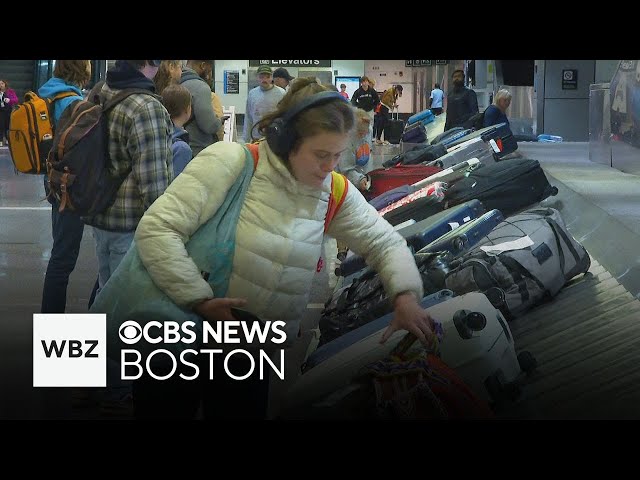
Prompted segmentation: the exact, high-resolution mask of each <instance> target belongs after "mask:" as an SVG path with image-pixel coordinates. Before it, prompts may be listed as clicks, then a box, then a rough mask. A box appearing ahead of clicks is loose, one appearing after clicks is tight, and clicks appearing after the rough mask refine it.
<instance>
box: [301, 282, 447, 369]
mask: <svg viewBox="0 0 640 480" xmlns="http://www.w3.org/2000/svg"><path fill="white" fill-rule="evenodd" d="M453 295H454V293H453V292H452V291H451V290H440V291H439V292H436V293H433V294H431V295H428V296H426V297H424V298H423V299H422V301H421V302H420V306H422V308H429V307H431V306H433V305H437V304H438V303H442V302H445V301H447V300H449V299H450V298H453ZM393 315H394V314H393V312H391V313H388V314H387V315H384V316H382V317H380V318H379V319H377V320H374V321H373V322H369V323H367V324H365V325H362V326H361V327H359V328H356V329H355V330H352V331H350V332H348V333H345V334H344V335H342V336H340V337H338V338H336V339H334V340H332V341H330V342H329V343H325V344H324V345H322V346H321V347H320V348H318V349H317V350H316V351H315V352H313V353H312V354H311V355H309V358H307V361H306V362H305V364H304V365H303V367H302V370H303V372H306V371H308V370H310V369H311V368H313V367H315V366H317V365H319V364H321V363H322V362H324V361H325V360H328V359H329V358H331V357H333V356H334V355H335V354H337V353H339V352H341V351H342V350H344V349H345V348H347V347H350V346H351V345H353V344H354V343H356V342H359V341H360V340H362V339H363V338H366V337H368V336H369V335H373V334H374V333H376V332H378V331H380V330H382V329H383V328H385V327H387V326H388V325H389V324H390V323H391V320H392V319H393Z"/></svg>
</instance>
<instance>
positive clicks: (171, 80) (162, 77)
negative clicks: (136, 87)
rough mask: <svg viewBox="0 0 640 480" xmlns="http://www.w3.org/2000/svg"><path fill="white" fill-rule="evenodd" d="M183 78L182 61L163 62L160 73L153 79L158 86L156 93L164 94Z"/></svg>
mask: <svg viewBox="0 0 640 480" xmlns="http://www.w3.org/2000/svg"><path fill="white" fill-rule="evenodd" d="M181 76H182V60H162V63H161V64H160V68H159V69H158V73H157V74H156V76H155V77H154V78H153V83H155V84H156V93H157V94H158V95H162V92H163V91H164V89H165V88H167V87H168V86H169V85H171V84H177V83H180V77H181Z"/></svg>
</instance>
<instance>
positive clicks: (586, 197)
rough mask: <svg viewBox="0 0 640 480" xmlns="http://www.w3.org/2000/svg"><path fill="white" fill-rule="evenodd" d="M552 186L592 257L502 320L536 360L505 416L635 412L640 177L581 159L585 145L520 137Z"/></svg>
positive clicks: (638, 391)
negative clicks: (544, 299)
mask: <svg viewBox="0 0 640 480" xmlns="http://www.w3.org/2000/svg"><path fill="white" fill-rule="evenodd" d="M518 151H519V152H520V154H522V155H524V156H526V157H529V158H535V159H537V160H538V161H540V164H541V165H542V167H543V168H544V170H545V173H546V174H547V176H548V178H549V181H550V183H551V184H553V185H556V186H557V187H558V189H559V194H558V195H557V196H556V197H550V198H549V199H547V200H545V201H543V202H542V204H543V205H545V206H549V207H553V208H556V209H558V210H559V211H560V213H561V214H562V216H563V218H564V220H565V222H566V224H567V228H568V229H569V231H570V232H571V234H572V235H573V236H574V237H575V238H576V239H577V240H579V241H580V242H581V243H582V244H583V245H584V246H585V248H586V249H587V251H588V252H589V254H590V256H591V261H592V263H591V268H590V270H589V272H588V273H587V274H586V275H584V276H582V275H580V276H578V277H576V278H574V279H573V280H572V281H571V282H570V283H569V284H568V285H567V286H565V287H564V288H563V290H561V291H560V293H559V294H558V295H557V296H556V297H555V298H554V299H553V300H552V301H551V302H549V303H547V304H544V305H541V306H539V307H537V308H536V309H534V310H532V311H530V312H529V313H527V314H526V315H524V316H522V317H520V318H518V319H516V320H514V321H512V322H511V323H510V327H511V331H512V333H513V336H514V339H515V345H516V350H517V351H520V350H529V351H530V352H531V353H532V354H533V355H534V356H535V357H536V359H537V360H538V368H537V371H536V373H535V374H534V375H533V376H532V377H530V378H529V379H527V381H526V382H525V384H524V389H523V392H524V395H523V398H522V400H521V402H520V403H519V404H518V405H515V406H514V408H513V409H511V410H507V411H505V416H506V417H511V418H543V419H635V418H640V348H639V347H640V301H638V295H639V293H640V268H639V265H638V261H639V260H640V257H639V255H638V247H639V246H640V198H639V197H638V195H637V192H638V191H640V190H639V187H640V177H638V176H635V175H628V174H625V173H622V172H620V171H618V170H614V169H612V168H609V167H606V166H603V165H599V164H595V163H592V162H590V161H589V160H588V157H589V155H588V144H586V143H565V144H553V145H552V144H538V143H530V144H529V143H521V144H519V150H518Z"/></svg>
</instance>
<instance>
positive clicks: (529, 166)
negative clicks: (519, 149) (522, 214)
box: [445, 158, 558, 216]
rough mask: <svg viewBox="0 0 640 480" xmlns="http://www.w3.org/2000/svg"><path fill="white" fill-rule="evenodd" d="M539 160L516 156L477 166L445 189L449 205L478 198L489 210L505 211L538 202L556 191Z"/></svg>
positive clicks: (446, 204) (508, 213)
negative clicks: (477, 167) (466, 175)
mask: <svg viewBox="0 0 640 480" xmlns="http://www.w3.org/2000/svg"><path fill="white" fill-rule="evenodd" d="M557 193H558V189H557V188H556V187H553V186H551V185H550V184H549V181H548V180H547V177H546V176H545V174H544V171H543V170H542V168H541V167H540V164H539V163H538V161H537V160H533V159H530V158H514V159H509V160H502V161H500V162H497V163H494V164H492V165H486V166H484V167H482V168H479V169H477V170H474V171H473V172H471V173H470V174H469V176H468V177H466V178H463V179H460V180H458V181H457V182H456V183H455V184H454V185H452V186H451V187H450V188H449V189H447V191H446V192H445V202H446V203H445V208H448V207H449V206H452V205H458V204H460V203H463V202H467V201H469V200H471V199H473V198H476V199H478V200H480V201H481V202H482V204H483V205H484V206H485V207H486V208H487V210H493V209H498V210H500V211H501V212H502V213H503V214H504V215H507V216H508V215H511V214H513V213H516V212H517V211H519V210H522V209H524V208H527V207H529V206H531V205H534V204H536V203H538V202H540V201H542V200H544V199H545V198H547V197H549V196H552V195H556V194H557Z"/></svg>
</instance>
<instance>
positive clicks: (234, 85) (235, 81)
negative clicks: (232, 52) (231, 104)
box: [224, 70, 240, 94]
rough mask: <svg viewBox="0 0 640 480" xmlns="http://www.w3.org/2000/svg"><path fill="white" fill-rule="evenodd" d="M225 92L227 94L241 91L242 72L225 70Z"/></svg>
mask: <svg viewBox="0 0 640 480" xmlns="http://www.w3.org/2000/svg"><path fill="white" fill-rule="evenodd" d="M224 93H226V94H239V93H240V72H239V71H238V70H225V71H224Z"/></svg>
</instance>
